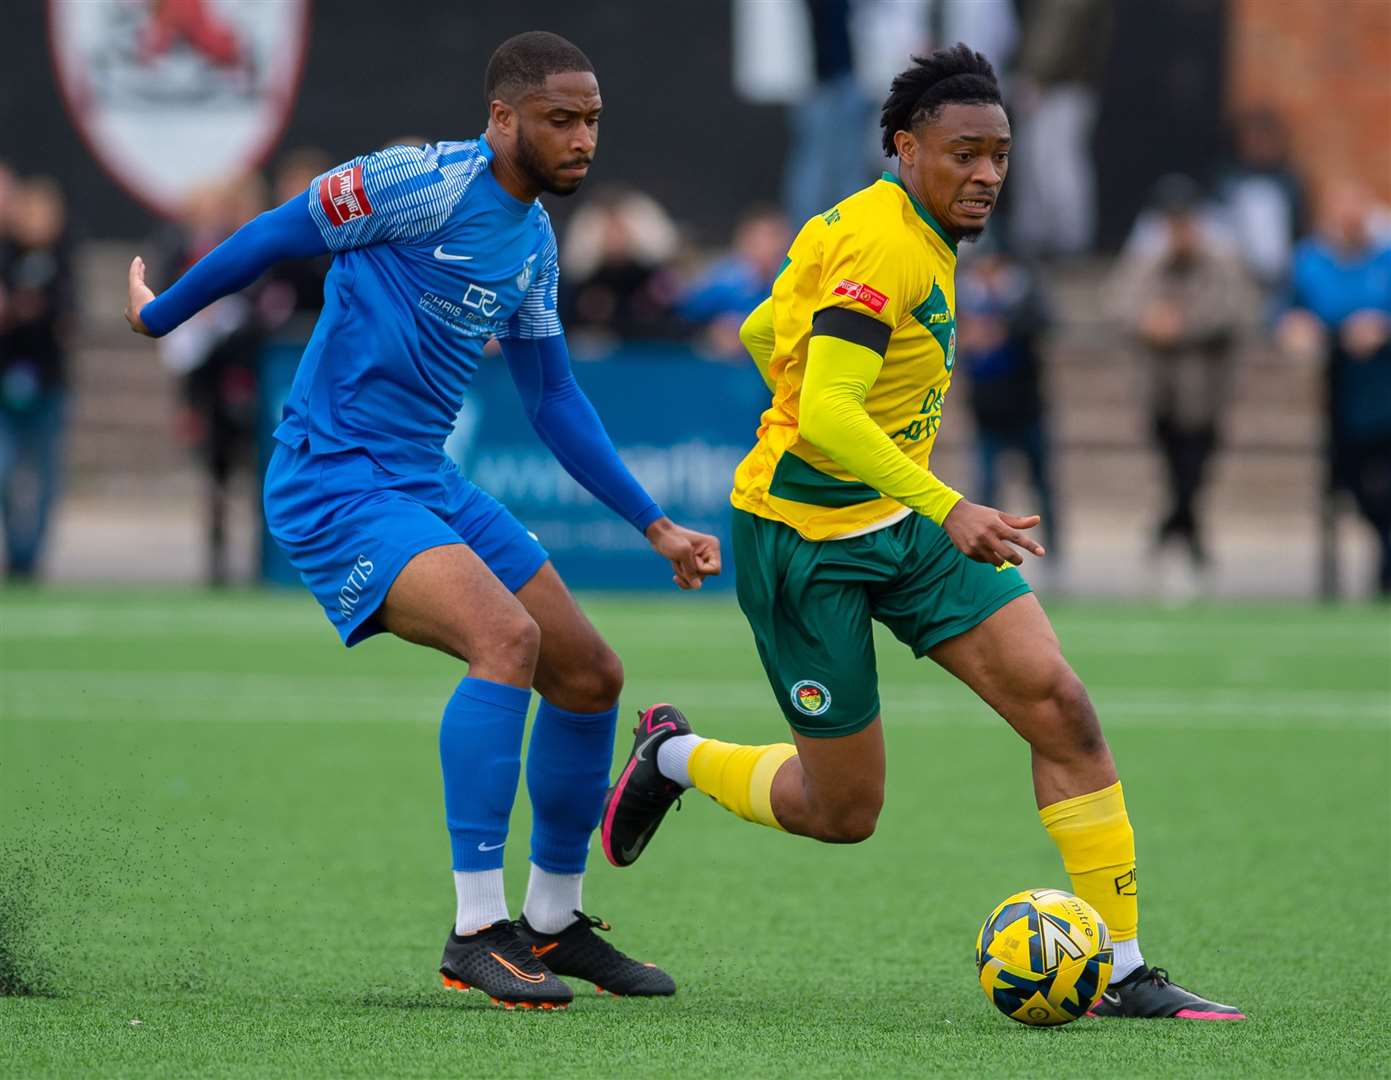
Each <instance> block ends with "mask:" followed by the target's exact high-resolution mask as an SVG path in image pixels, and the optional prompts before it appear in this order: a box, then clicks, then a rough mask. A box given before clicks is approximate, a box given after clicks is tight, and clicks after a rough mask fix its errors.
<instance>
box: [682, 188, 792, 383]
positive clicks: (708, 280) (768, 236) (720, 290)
mask: <svg viewBox="0 0 1391 1080" xmlns="http://www.w3.org/2000/svg"><path fill="white" fill-rule="evenodd" d="M791 242H792V234H791V231H790V230H789V229H788V227H787V219H786V218H784V217H783V216H782V214H781V213H779V212H778V211H776V210H772V209H768V208H764V207H760V208H755V209H753V210H750V211H748V212H747V213H746V214H745V215H744V216H743V218H741V219H740V221H739V224H738V225H737V226H736V227H735V230H734V249H733V251H731V252H730V253H729V255H727V256H726V257H724V258H723V259H720V260H718V261H717V262H715V263H714V264H713V265H711V266H710V267H708V268H707V269H706V270H705V271H704V272H703V273H702V274H700V276H698V277H697V278H696V279H695V280H694V281H693V282H691V283H690V285H688V286H687V287H686V289H685V290H684V291H683V292H682V294H681V296H680V298H679V300H678V301H677V305H676V312H677V314H678V315H680V316H681V318H683V319H685V320H686V321H687V322H689V323H694V324H697V325H698V326H700V327H701V328H702V343H703V345H704V347H705V349H706V350H707V351H708V352H710V353H711V354H712V355H714V356H715V357H718V358H721V359H728V358H738V359H744V358H745V353H744V347H743V345H742V343H741V342H740V341H739V326H740V324H741V323H743V321H744V319H745V318H747V317H748V314H749V312H751V311H753V309H754V308H756V307H758V305H759V304H761V303H762V302H763V301H764V300H765V299H767V297H768V294H769V293H770V292H771V291H772V288H773V278H774V277H775V276H776V275H777V272H778V270H779V269H780V268H781V267H782V264H783V260H784V259H785V258H786V257H787V247H788V245H789V244H790V243H791Z"/></svg>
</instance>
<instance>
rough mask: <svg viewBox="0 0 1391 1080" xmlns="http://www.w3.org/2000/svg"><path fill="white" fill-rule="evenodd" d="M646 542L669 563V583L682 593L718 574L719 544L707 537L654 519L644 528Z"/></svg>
mask: <svg viewBox="0 0 1391 1080" xmlns="http://www.w3.org/2000/svg"><path fill="white" fill-rule="evenodd" d="M647 542H648V543H650V544H651V545H652V549H653V550H654V551H656V552H657V554H658V555H661V556H662V557H663V558H664V559H668V560H670V562H671V569H672V580H673V581H675V582H676V584H677V585H679V586H681V588H683V589H698V588H700V586H701V583H702V582H703V581H704V580H705V579H706V578H708V577H712V576H714V575H715V574H718V573H719V572H720V541H719V538H718V537H714V536H710V535H709V534H708V533H700V532H696V531H695V530H694V529H687V528H684V527H682V526H680V525H677V524H676V523H675V522H674V521H672V520H671V519H670V518H658V519H657V520H656V521H654V522H653V523H652V524H651V525H649V526H648V527H647Z"/></svg>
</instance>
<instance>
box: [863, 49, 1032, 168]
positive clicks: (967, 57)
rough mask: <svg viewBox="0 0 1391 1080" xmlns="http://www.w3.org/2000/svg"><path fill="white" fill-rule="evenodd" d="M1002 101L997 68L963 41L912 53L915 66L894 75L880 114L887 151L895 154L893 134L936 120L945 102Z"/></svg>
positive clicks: (973, 103) (962, 103)
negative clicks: (928, 53)
mask: <svg viewBox="0 0 1391 1080" xmlns="http://www.w3.org/2000/svg"><path fill="white" fill-rule="evenodd" d="M949 104H956V105H1003V104H1004V102H1003V100H1002V99H1001V97H1000V84H999V83H998V82H996V81H995V69H994V68H993V67H991V66H990V61H989V60H987V59H986V58H985V57H984V56H983V55H982V54H981V53H978V52H976V51H975V50H974V49H972V48H971V47H970V46H969V45H963V44H961V43H960V42H958V43H957V44H955V45H953V46H952V47H951V48H950V49H938V50H937V51H936V52H934V53H933V54H932V55H931V56H915V57H913V66H912V67H910V68H909V69H908V70H907V71H904V72H901V73H899V74H898V75H896V76H894V81H893V83H892V84H891V85H890V86H889V96H888V98H887V99H885V101H884V109H883V111H882V112H881V113H880V114H879V126H880V127H881V128H883V129H884V153H885V154H887V155H888V156H889V157H896V156H897V155H898V149H897V147H895V146H894V135H895V134H896V133H897V132H900V131H912V130H913V129H914V128H915V127H917V126H918V125H919V124H923V123H926V122H927V121H929V120H935V119H936V118H937V114H938V113H940V112H941V111H942V106H943V105H949Z"/></svg>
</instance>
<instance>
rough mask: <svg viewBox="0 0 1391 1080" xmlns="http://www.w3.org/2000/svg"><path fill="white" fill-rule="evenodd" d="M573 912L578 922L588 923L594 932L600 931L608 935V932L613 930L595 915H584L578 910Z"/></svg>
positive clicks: (575, 909)
mask: <svg viewBox="0 0 1391 1080" xmlns="http://www.w3.org/2000/svg"><path fill="white" fill-rule="evenodd" d="M573 911H574V914H575V916H576V917H577V918H578V919H579V920H580V922H582V923H588V924H589V925H590V926H591V927H592V928H593V929H595V930H602V931H604V932H605V933H608V932H609V931H610V930H612V929H613V927H612V926H610V925H609V924H608V923H606V922H605V921H604V920H603V919H601V918H599V916H597V915H586V914H585V913H584V912H583V911H581V910H580V909H579V908H574V909H573Z"/></svg>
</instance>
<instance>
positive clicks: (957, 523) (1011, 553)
mask: <svg viewBox="0 0 1391 1080" xmlns="http://www.w3.org/2000/svg"><path fill="white" fill-rule="evenodd" d="M1041 520H1042V519H1041V518H1040V517H1039V516H1038V515H1037V514H1030V515H1029V516H1028V517H1016V516H1015V515H1014V514H1006V513H1005V512H1004V511H1002V510H996V509H995V508H994V507H990V506H980V505H979V504H977V503H973V502H968V501H967V500H966V499H962V500H961V501H960V502H958V503H957V504H956V505H955V506H953V507H952V508H951V512H950V513H948V514H947V516H946V520H944V521H943V522H942V528H944V529H945V530H946V531H947V535H948V536H950V537H951V542H952V543H953V544H955V545H956V547H957V550H958V551H960V552H961V553H962V554H963V555H965V556H967V557H968V558H972V559H975V560H976V561H977V562H983V563H990V564H991V565H993V566H1000V565H1001V564H1003V563H1010V564H1012V565H1014V566H1018V565H1020V564H1021V563H1022V562H1023V561H1024V558H1023V556H1022V555H1020V554H1019V552H1018V551H1016V550H1015V549H1014V548H1013V547H1011V546H1010V545H1011V544H1016V545H1018V546H1019V547H1021V548H1023V549H1024V550H1025V551H1027V552H1029V553H1030V554H1031V555H1042V554H1043V545H1042V544H1039V543H1038V542H1037V541H1035V540H1033V539H1031V538H1029V537H1027V536H1025V535H1024V534H1023V533H1022V532H1020V531H1019V530H1021V529H1032V528H1033V527H1034V526H1035V525H1037V524H1038V523H1039V521H1041Z"/></svg>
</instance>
